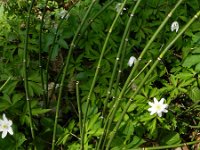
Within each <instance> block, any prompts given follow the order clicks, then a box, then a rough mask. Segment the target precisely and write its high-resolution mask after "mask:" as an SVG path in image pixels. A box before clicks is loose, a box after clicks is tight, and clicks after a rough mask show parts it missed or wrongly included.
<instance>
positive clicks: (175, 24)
mask: <svg viewBox="0 0 200 150" xmlns="http://www.w3.org/2000/svg"><path fill="white" fill-rule="evenodd" d="M178 29H179V24H178V22H177V21H174V22H172V25H171V31H172V32H173V31H174V30H175V31H176V32H178Z"/></svg>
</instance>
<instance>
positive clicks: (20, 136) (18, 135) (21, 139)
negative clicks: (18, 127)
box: [14, 133, 27, 148]
mask: <svg viewBox="0 0 200 150" xmlns="http://www.w3.org/2000/svg"><path fill="white" fill-rule="evenodd" d="M14 138H15V140H16V147H17V148H19V147H20V146H21V145H22V144H23V143H24V142H25V141H26V140H27V139H26V137H25V135H24V134H22V133H15V134H14Z"/></svg>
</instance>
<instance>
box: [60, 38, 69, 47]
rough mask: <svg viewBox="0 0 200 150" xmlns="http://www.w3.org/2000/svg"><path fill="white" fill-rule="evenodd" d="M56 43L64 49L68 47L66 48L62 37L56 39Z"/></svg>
mask: <svg viewBox="0 0 200 150" xmlns="http://www.w3.org/2000/svg"><path fill="white" fill-rule="evenodd" d="M57 43H58V44H59V45H60V46H61V47H62V48H65V49H68V48H69V46H68V44H67V42H66V41H65V40H64V39H62V38H60V39H59V40H58V41H57Z"/></svg>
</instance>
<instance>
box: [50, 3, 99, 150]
mask: <svg viewBox="0 0 200 150" xmlns="http://www.w3.org/2000/svg"><path fill="white" fill-rule="evenodd" d="M95 2H96V0H93V1H92V2H91V4H90V6H89V8H88V10H87V12H86V14H85V16H84V18H83V20H82V22H81V24H80V26H79V27H78V29H77V31H76V34H75V35H74V38H73V40H72V42H71V45H70V49H69V53H68V55H67V58H66V60H65V63H64V69H63V75H62V79H61V83H60V89H59V94H58V101H57V106H56V116H55V122H54V130H53V139H52V150H54V149H55V138H56V129H57V122H58V114H59V108H60V101H61V96H62V90H63V84H64V80H65V76H66V72H67V69H68V65H69V60H70V57H71V54H72V51H73V50H74V48H75V44H74V43H75V41H76V39H77V37H78V34H79V32H80V30H81V29H82V27H83V25H84V23H85V21H86V18H87V16H88V14H89V12H90V11H91V9H92V6H93V5H94V4H95ZM82 132H83V131H82ZM82 142H84V141H82Z"/></svg>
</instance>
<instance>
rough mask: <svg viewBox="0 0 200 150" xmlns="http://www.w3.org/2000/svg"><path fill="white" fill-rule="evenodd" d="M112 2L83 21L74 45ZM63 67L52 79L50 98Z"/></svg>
mask: <svg viewBox="0 0 200 150" xmlns="http://www.w3.org/2000/svg"><path fill="white" fill-rule="evenodd" d="M113 2H114V0H111V1H109V2H107V3H106V4H105V5H104V6H103V8H102V9H101V10H99V11H98V12H97V13H96V14H95V15H94V16H93V17H92V18H91V19H89V21H88V22H87V24H86V23H85V25H84V27H83V28H82V29H81V31H80V32H79V33H78V37H77V39H76V40H74V41H75V42H74V43H75V44H74V45H77V43H78V42H79V41H80V40H81V38H82V37H83V35H84V33H85V31H86V30H87V29H88V27H89V26H90V25H91V23H92V22H93V21H94V20H95V19H96V18H97V17H98V16H99V15H101V13H102V12H103V11H104V10H105V9H106V8H107V7H108V6H110V5H111V4H112V3H113ZM63 68H64V65H62V67H61V69H60V71H59V73H58V75H57V76H56V78H55V80H54V83H55V84H54V86H53V89H52V92H51V93H52V94H51V95H50V97H49V99H50V100H51V97H52V95H53V93H54V91H55V86H56V83H57V82H58V79H59V78H60V75H61V73H62V71H63Z"/></svg>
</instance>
